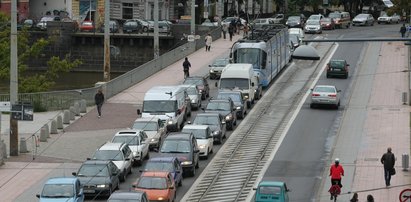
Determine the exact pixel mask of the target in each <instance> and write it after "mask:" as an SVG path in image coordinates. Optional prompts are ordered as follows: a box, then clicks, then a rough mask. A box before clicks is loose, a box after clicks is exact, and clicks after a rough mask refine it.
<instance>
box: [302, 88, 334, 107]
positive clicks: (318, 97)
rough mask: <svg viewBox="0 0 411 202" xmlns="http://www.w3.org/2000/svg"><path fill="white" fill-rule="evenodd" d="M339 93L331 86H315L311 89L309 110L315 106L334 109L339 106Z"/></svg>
mask: <svg viewBox="0 0 411 202" xmlns="http://www.w3.org/2000/svg"><path fill="white" fill-rule="evenodd" d="M340 92H341V90H338V89H337V87H335V86H333V85H316V86H315V87H314V88H313V89H311V104H310V108H314V107H315V106H317V105H329V106H333V107H335V108H336V109H338V107H339V106H340Z"/></svg>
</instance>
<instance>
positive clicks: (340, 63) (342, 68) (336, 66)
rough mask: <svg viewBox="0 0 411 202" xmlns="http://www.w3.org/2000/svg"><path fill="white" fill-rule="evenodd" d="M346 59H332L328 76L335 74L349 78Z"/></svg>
mask: <svg viewBox="0 0 411 202" xmlns="http://www.w3.org/2000/svg"><path fill="white" fill-rule="evenodd" d="M349 66H350V65H349V64H347V61H346V60H330V62H329V63H328V64H327V78H330V77H333V76H339V77H343V78H344V79H346V78H348V67H349Z"/></svg>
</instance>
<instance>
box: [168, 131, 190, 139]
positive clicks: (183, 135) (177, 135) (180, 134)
mask: <svg viewBox="0 0 411 202" xmlns="http://www.w3.org/2000/svg"><path fill="white" fill-rule="evenodd" d="M190 135H191V133H183V132H173V133H168V135H167V137H166V139H184V140H189V138H190Z"/></svg>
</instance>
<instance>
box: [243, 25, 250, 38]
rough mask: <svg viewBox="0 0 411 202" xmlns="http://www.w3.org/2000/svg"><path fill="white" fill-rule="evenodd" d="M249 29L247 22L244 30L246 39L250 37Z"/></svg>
mask: <svg viewBox="0 0 411 202" xmlns="http://www.w3.org/2000/svg"><path fill="white" fill-rule="evenodd" d="M248 29H249V27H248V23H247V22H246V23H244V28H243V31H244V37H247V36H248Z"/></svg>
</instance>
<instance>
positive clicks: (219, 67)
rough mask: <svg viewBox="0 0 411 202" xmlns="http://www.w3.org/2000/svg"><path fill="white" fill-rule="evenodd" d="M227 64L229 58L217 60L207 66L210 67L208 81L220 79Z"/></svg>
mask: <svg viewBox="0 0 411 202" xmlns="http://www.w3.org/2000/svg"><path fill="white" fill-rule="evenodd" d="M228 63H230V59H229V58H219V59H216V60H215V61H214V62H213V63H212V64H211V65H208V66H209V67H210V79H218V78H220V76H221V72H222V71H223V69H224V67H225V66H226V65H227V64H228Z"/></svg>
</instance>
